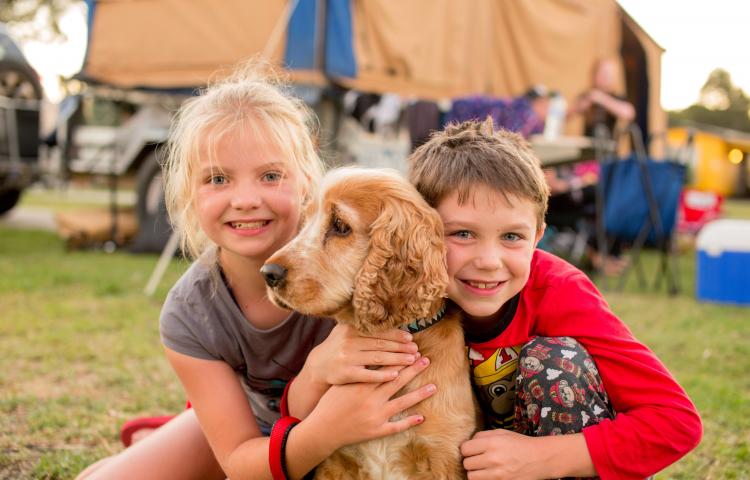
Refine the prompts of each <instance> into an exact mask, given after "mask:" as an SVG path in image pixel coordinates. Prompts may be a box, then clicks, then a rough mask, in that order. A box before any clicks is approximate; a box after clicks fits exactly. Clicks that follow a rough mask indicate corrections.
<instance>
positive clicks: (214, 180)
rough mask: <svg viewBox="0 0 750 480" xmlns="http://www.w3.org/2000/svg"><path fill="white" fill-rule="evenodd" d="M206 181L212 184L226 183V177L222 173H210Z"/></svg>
mask: <svg viewBox="0 0 750 480" xmlns="http://www.w3.org/2000/svg"><path fill="white" fill-rule="evenodd" d="M208 183H210V184H212V185H224V184H225V183H227V177H226V176H224V175H211V177H210V178H209V179H208Z"/></svg>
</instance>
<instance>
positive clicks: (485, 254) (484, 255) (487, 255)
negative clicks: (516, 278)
mask: <svg viewBox="0 0 750 480" xmlns="http://www.w3.org/2000/svg"><path fill="white" fill-rule="evenodd" d="M502 264H503V262H502V258H501V255H500V252H495V251H493V250H491V249H484V250H483V251H482V252H481V253H480V254H478V255H477V256H476V257H474V266H475V267H477V268H479V269H482V270H496V269H498V268H500V267H501V266H502Z"/></svg>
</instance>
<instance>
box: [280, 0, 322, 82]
mask: <svg viewBox="0 0 750 480" xmlns="http://www.w3.org/2000/svg"><path fill="white" fill-rule="evenodd" d="M289 1H293V0H289ZM316 15H317V0H299V3H297V6H296V8H295V9H294V12H292V16H291V18H290V19H289V25H288V28H287V38H286V52H285V54H284V64H285V65H286V66H287V68H290V69H292V70H311V69H313V68H315V43H316V42H315V40H316V38H315V23H316Z"/></svg>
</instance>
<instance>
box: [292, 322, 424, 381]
mask: <svg viewBox="0 0 750 480" xmlns="http://www.w3.org/2000/svg"><path fill="white" fill-rule="evenodd" d="M411 340H412V336H411V334H410V333H408V332H405V331H403V330H399V329H391V330H386V331H384V332H382V333H380V334H378V336H377V337H363V336H361V335H360V334H359V333H357V331H356V330H354V328H352V327H350V326H348V325H342V324H338V325H336V326H335V327H334V328H333V330H332V331H331V334H330V335H328V338H326V339H325V341H323V343H321V344H320V345H318V346H317V347H315V348H314V349H313V350H312V351H311V352H310V355H309V356H308V357H307V361H306V362H305V369H309V370H308V373H309V374H310V378H311V379H312V381H313V382H315V383H316V384H319V385H325V386H328V385H343V384H347V383H357V382H366V383H382V382H387V381H389V380H393V379H394V378H395V377H396V371H395V370H394V369H379V370H370V369H368V368H367V367H368V366H382V367H387V366H399V367H403V366H406V365H411V364H413V363H414V361H415V360H416V359H417V358H418V354H417V344H416V343H414V342H412V341H411Z"/></svg>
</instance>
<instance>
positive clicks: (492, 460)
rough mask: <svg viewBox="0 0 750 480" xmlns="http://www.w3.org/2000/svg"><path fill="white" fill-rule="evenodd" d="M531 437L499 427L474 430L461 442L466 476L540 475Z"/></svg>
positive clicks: (476, 479) (477, 478)
mask: <svg viewBox="0 0 750 480" xmlns="http://www.w3.org/2000/svg"><path fill="white" fill-rule="evenodd" d="M534 440H535V439H534V438H533V437H527V436H526V435H521V434H520V433H515V432H511V431H508V430H502V429H498V430H485V431H482V432H477V433H476V434H475V435H474V437H473V438H472V439H471V440H467V441H465V442H464V443H463V444H461V454H462V455H463V456H464V468H465V469H466V471H467V473H468V478H469V480H483V479H493V480H495V479H506V478H512V479H519V480H523V479H536V478H543V473H542V472H541V471H540V470H539V469H538V467H539V462H538V461H537V457H536V454H537V453H538V452H537V450H538V449H537V448H535V443H534Z"/></svg>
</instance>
